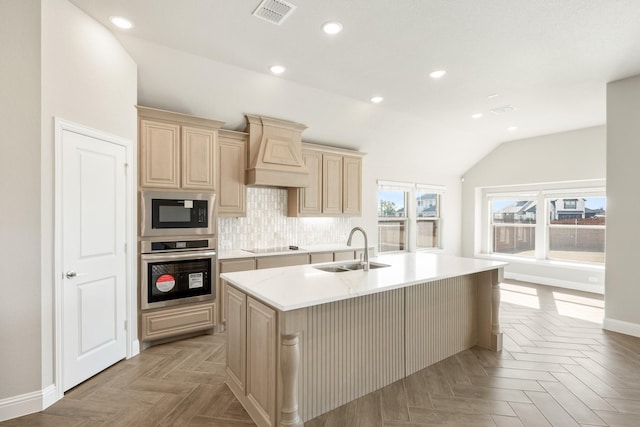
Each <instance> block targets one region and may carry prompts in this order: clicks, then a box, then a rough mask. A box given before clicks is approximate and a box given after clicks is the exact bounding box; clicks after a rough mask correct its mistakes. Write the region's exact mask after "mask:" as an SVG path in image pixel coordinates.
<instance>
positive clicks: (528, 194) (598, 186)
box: [475, 180, 606, 268]
mask: <svg viewBox="0 0 640 427" xmlns="http://www.w3.org/2000/svg"><path fill="white" fill-rule="evenodd" d="M594 181H596V182H595V183H594V182H589V183H590V184H595V185H591V186H589V185H585V186H580V185H579V184H578V183H573V184H574V185H568V183H548V184H546V185H542V184H540V185H536V186H535V188H531V186H517V187H516V186H513V187H486V188H478V189H476V196H477V197H480V198H481V199H480V204H479V205H477V206H481V207H482V208H481V211H480V212H479V213H477V214H476V224H477V225H478V226H479V230H481V231H480V235H477V236H478V237H479V238H480V239H479V242H478V243H476V249H475V253H476V255H479V256H482V257H491V258H501V259H506V260H511V261H518V262H536V263H551V264H554V265H560V264H565V265H570V266H583V267H595V268H604V264H603V263H599V262H589V261H582V260H570V259H559V258H553V257H551V256H550V254H549V253H550V248H549V246H550V230H551V229H553V228H556V225H554V224H550V219H549V218H550V213H551V207H550V206H551V203H550V201H551V200H553V199H565V198H566V199H578V198H581V197H584V198H589V197H602V198H604V199H605V201H606V189H605V187H604V184H605V182H604V180H594ZM496 199H500V200H505V199H509V200H514V201H515V200H535V201H536V202H537V209H536V224H535V226H534V227H535V241H536V244H535V251H534V253H535V255H534V257H529V256H519V255H515V254H505V253H500V252H494V250H493V242H492V237H493V234H492V232H493V214H492V212H491V201H492V200H496ZM577 205H578V204H576V206H577ZM563 206H564V205H563ZM476 212H477V211H476ZM605 215H606V214H605ZM579 227H591V228H592V229H595V228H596V227H597V228H600V229H604V230H605V232H606V224H605V225H602V226H589V225H585V226H579Z"/></svg>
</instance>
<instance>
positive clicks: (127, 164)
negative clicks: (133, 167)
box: [124, 163, 129, 176]
mask: <svg viewBox="0 0 640 427" xmlns="http://www.w3.org/2000/svg"><path fill="white" fill-rule="evenodd" d="M128 170H129V163H125V164H124V174H125V176H126V175H127V171H128Z"/></svg>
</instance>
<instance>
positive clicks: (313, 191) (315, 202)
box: [298, 151, 322, 215]
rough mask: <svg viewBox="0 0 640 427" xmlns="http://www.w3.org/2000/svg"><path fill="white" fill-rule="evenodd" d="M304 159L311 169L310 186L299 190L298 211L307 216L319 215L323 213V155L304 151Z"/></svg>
mask: <svg viewBox="0 0 640 427" xmlns="http://www.w3.org/2000/svg"><path fill="white" fill-rule="evenodd" d="M302 159H303V161H304V164H305V165H306V166H307V168H308V169H309V186H308V187H305V188H300V189H299V190H298V191H299V192H300V201H299V206H298V211H299V212H300V213H301V214H305V215H318V214H321V213H322V153H320V152H317V151H303V152H302Z"/></svg>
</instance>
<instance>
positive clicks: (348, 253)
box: [333, 251, 355, 261]
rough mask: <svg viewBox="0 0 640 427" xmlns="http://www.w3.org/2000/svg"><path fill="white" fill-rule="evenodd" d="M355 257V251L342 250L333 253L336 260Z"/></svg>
mask: <svg viewBox="0 0 640 427" xmlns="http://www.w3.org/2000/svg"><path fill="white" fill-rule="evenodd" d="M354 259H355V251H341V252H334V253H333V260H334V261H352V260H354Z"/></svg>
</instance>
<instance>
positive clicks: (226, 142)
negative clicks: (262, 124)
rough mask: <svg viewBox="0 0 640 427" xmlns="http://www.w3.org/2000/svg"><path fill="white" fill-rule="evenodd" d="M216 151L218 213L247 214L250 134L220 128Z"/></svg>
mask: <svg viewBox="0 0 640 427" xmlns="http://www.w3.org/2000/svg"><path fill="white" fill-rule="evenodd" d="M219 133H220V134H219V137H218V144H217V147H218V148H217V151H216V158H217V160H216V174H217V176H216V180H217V185H216V187H217V189H218V215H219V216H231V217H239V216H246V215H247V208H246V187H245V184H244V171H245V168H246V162H247V143H248V135H247V134H246V133H244V132H233V131H228V130H225V129H220V132H219Z"/></svg>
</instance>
